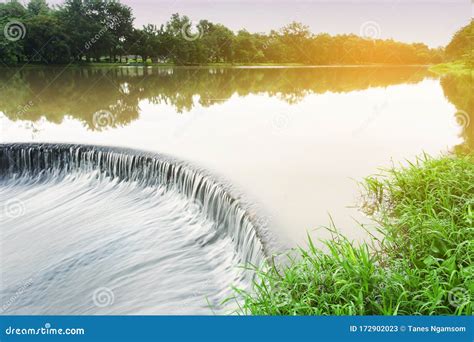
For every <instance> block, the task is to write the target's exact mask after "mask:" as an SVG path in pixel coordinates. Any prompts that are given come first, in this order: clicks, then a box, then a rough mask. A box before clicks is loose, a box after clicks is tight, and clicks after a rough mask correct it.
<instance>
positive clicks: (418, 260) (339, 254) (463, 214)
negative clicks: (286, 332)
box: [237, 156, 474, 315]
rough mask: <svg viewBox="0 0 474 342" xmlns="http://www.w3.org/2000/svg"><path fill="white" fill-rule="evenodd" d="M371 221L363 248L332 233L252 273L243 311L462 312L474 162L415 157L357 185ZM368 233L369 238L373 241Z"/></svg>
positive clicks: (466, 306)
mask: <svg viewBox="0 0 474 342" xmlns="http://www.w3.org/2000/svg"><path fill="white" fill-rule="evenodd" d="M365 186H366V189H367V191H368V198H370V199H371V202H370V204H371V207H372V209H374V212H373V214H374V215H376V217H377V219H378V222H379V224H380V228H379V233H380V236H381V237H380V238H379V239H376V240H374V241H376V242H377V243H375V244H374V246H373V247H369V245H368V244H366V243H362V244H360V245H355V244H354V243H352V242H350V241H349V240H347V239H346V238H344V237H343V236H341V235H339V234H337V233H336V236H335V238H334V239H333V240H331V241H326V242H325V245H326V247H327V249H328V252H323V251H321V250H320V249H318V248H316V247H315V245H314V244H313V243H312V241H311V240H310V241H309V248H308V249H303V248H301V249H299V257H298V258H294V257H289V258H290V263H289V265H288V266H286V267H283V268H282V269H277V267H275V266H272V267H266V268H263V269H257V273H258V278H259V280H258V281H256V282H255V285H254V289H253V291H252V292H245V291H242V290H237V291H238V293H239V294H240V295H242V296H243V297H244V303H243V307H242V312H243V313H252V314H257V315H445V314H448V315H461V314H463V315H472V314H473V311H474V302H473V298H474V267H473V265H474V264H473V262H474V158H473V157H472V156H468V157H443V158H440V159H437V160H436V159H431V158H429V157H424V158H422V159H420V160H417V161H416V162H415V163H413V164H410V165H409V166H408V167H405V168H401V169H395V168H393V169H390V170H387V171H385V173H384V174H383V175H381V176H378V177H370V178H368V179H367V180H366V182H365ZM374 239H375V238H374Z"/></svg>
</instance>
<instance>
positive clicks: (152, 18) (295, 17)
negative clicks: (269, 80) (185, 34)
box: [49, 0, 473, 47]
mask: <svg viewBox="0 0 474 342" xmlns="http://www.w3.org/2000/svg"><path fill="white" fill-rule="evenodd" d="M49 2H50V3H53V4H57V3H61V2H62V1H61V0H53V1H49ZM121 2H122V3H124V4H127V5H129V6H130V7H132V9H133V12H134V15H135V18H136V19H135V26H137V27H141V26H142V25H144V24H148V23H151V24H156V25H160V24H163V23H165V22H166V21H167V20H168V19H169V18H170V16H171V14H173V13H176V12H178V13H180V14H185V15H187V16H188V17H190V18H191V19H192V20H193V21H199V20H200V19H208V20H210V21H212V22H215V23H221V24H224V25H225V26H227V27H229V28H230V29H232V30H234V31H238V30H239V29H242V28H245V29H247V30H248V31H250V32H269V31H270V30H271V29H278V28H280V27H282V26H285V25H286V24H288V23H290V22H292V21H298V22H302V23H303V24H306V25H308V26H309V28H310V30H311V31H312V32H313V33H320V32H328V33H330V34H342V33H355V34H362V35H369V36H375V37H377V38H383V39H385V38H393V39H395V40H399V41H403V42H423V43H425V44H427V45H429V46H431V47H438V46H444V45H446V44H447V43H449V41H450V39H451V37H452V35H453V34H454V33H455V32H456V31H457V30H458V29H459V28H460V27H462V26H464V25H466V24H467V23H468V22H469V20H470V19H471V17H472V13H473V12H472V8H473V2H472V1H471V0H437V1H435V0H414V1H410V0H378V1H377V0H362V1H361V0H335V1H330V0H294V1H290V0H276V1H271V0H221V1H217V0H122V1H121Z"/></svg>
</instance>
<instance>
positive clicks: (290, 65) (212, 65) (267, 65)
mask: <svg viewBox="0 0 474 342" xmlns="http://www.w3.org/2000/svg"><path fill="white" fill-rule="evenodd" d="M436 66H437V65H433V64H319V65H308V64H296V63H251V64H244V63H234V64H231V63H208V64H196V65H194V64H193V65H180V64H168V63H84V64H78V63H73V64H35V63H30V64H15V65H9V66H0V69H4V68H30V67H45V68H49V67H71V68H90V67H93V68H94V67H106V68H114V67H121V68H123V67H126V68H129V67H130V68H133V67H147V68H150V67H151V68H183V69H184V68H216V67H219V68H368V67H380V68H400V67H416V68H430V69H431V68H434V67H436Z"/></svg>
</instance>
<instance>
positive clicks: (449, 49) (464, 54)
mask: <svg viewBox="0 0 474 342" xmlns="http://www.w3.org/2000/svg"><path fill="white" fill-rule="evenodd" d="M473 50H474V19H471V21H470V23H469V24H467V25H466V26H464V27H463V28H461V29H460V30H459V31H458V32H456V33H455V34H454V36H453V39H452V40H451V42H450V43H449V44H448V45H447V46H446V56H447V57H448V59H449V60H464V61H465V62H466V63H467V64H468V66H469V67H470V68H473V67H474V52H473Z"/></svg>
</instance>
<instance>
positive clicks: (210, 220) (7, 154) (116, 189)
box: [0, 145, 264, 314]
mask: <svg viewBox="0 0 474 342" xmlns="http://www.w3.org/2000/svg"><path fill="white" fill-rule="evenodd" d="M0 161H1V164H0V165H1V170H2V178H1V181H0V189H1V192H0V202H1V203H5V211H4V213H3V214H4V215H3V216H2V232H1V236H2V241H4V242H8V243H4V244H2V247H3V248H2V268H1V270H2V278H3V279H2V280H3V281H2V298H1V299H2V302H3V303H6V304H5V305H4V310H5V311H6V312H8V313H13V314H97V313H100V314H104V313H105V314H106V313H115V314H117V313H120V314H129V313H133V314H157V313H167V314H178V313H181V314H184V313H209V312H212V311H209V310H210V309H212V310H213V311H214V312H221V311H222V310H223V309H224V307H223V306H222V305H221V301H222V300H223V299H224V298H227V297H230V296H231V295H232V292H231V287H232V286H239V287H246V286H247V285H248V283H249V281H250V280H251V274H249V272H246V271H245V270H243V269H242V268H238V267H237V266H238V265H243V264H245V263H252V264H259V263H261V262H262V260H263V258H264V249H263V245H262V243H261V236H260V235H259V234H258V232H257V230H256V229H257V226H256V225H255V223H252V221H251V217H249V216H248V213H247V211H245V210H243V209H242V208H241V207H240V205H239V203H238V201H237V200H236V199H235V198H232V197H231V196H230V194H229V192H228V191H227V190H225V189H224V187H223V186H222V185H219V184H217V183H215V182H213V181H212V180H211V179H210V178H209V176H207V175H205V174H202V173H200V172H199V171H196V170H194V169H192V168H191V167H190V166H188V165H186V164H183V163H179V162H177V161H175V160H172V159H166V158H164V157H163V156H153V155H147V154H142V153H140V152H136V151H123V150H109V149H101V148H95V147H86V146H65V145H43V146H34V145H16V146H3V147H2V148H1V149H0ZM260 233H262V232H260ZM25 275H28V279H24V277H25ZM22 283H23V284H24V285H23V286H22V292H24V293H22V294H23V295H21V296H18V298H16V295H15V294H16V293H17V292H18V284H22ZM137 291H139V292H137ZM114 303H116V305H113V304H114Z"/></svg>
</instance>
